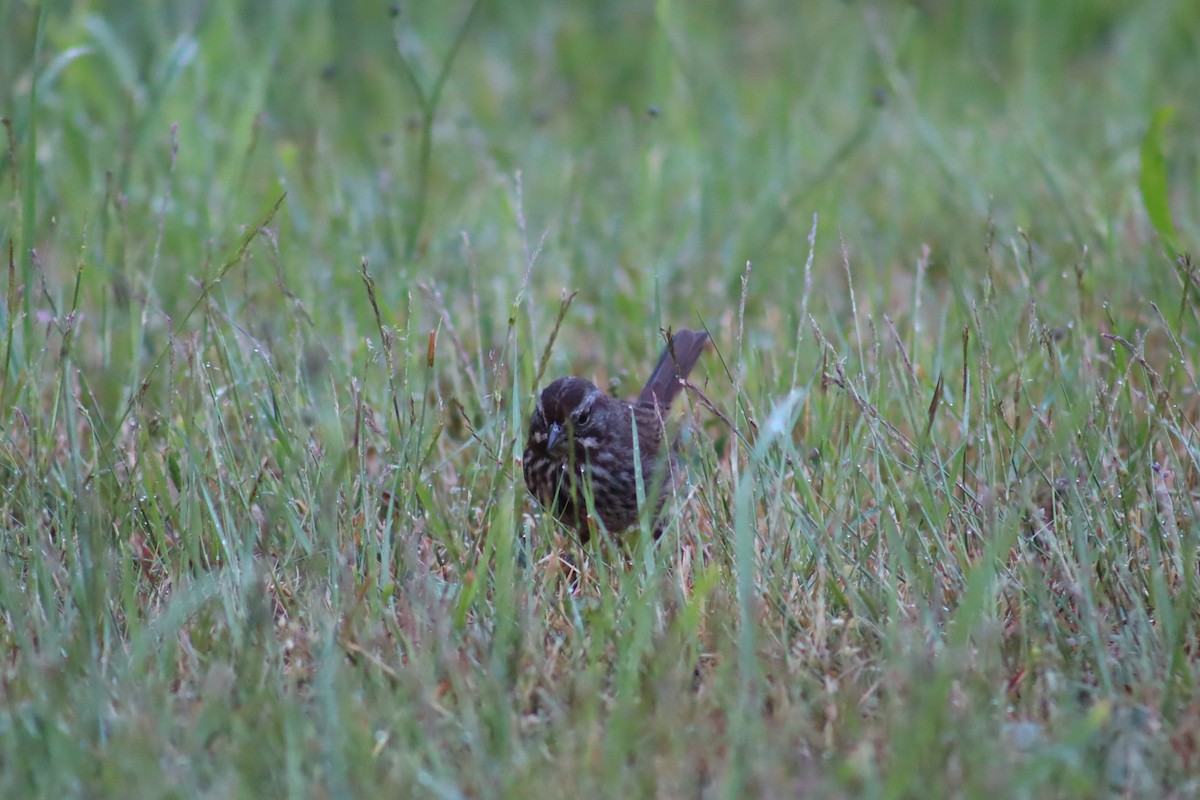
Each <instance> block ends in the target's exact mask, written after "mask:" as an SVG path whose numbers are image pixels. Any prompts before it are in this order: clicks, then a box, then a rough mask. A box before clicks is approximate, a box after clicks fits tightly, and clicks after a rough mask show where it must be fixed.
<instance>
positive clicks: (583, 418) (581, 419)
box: [575, 409, 592, 428]
mask: <svg viewBox="0 0 1200 800" xmlns="http://www.w3.org/2000/svg"><path fill="white" fill-rule="evenodd" d="M591 417H592V412H590V411H588V410H586V409H585V410H583V411H580V412H579V416H577V417H576V418H575V424H576V425H577V426H579V427H580V428H582V427H583V426H584V425H587V424H588V420H589V419H591Z"/></svg>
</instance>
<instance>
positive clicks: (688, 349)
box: [638, 328, 708, 412]
mask: <svg viewBox="0 0 1200 800" xmlns="http://www.w3.org/2000/svg"><path fill="white" fill-rule="evenodd" d="M707 343H708V334H707V333H706V332H705V331H690V330H688V329H687V328H683V329H681V330H678V331H676V332H675V333H674V334H672V335H671V337H670V339H669V340H668V342H667V347H666V349H665V350H663V354H662V357H661V358H659V359H658V365H657V366H656V367H655V368H654V372H652V373H650V379H649V380H647V381H646V386H645V388H643V389H642V393H641V394H639V395H638V402H639V403H643V404H647V405H655V406H658V407H659V408H660V409H662V410H663V411H664V412H665V411H666V410H667V409H668V408H670V406H671V403H672V402H674V400H675V397H676V396H677V395H678V394H679V391H680V390H681V389H682V388H683V383H682V381H683V380H685V379H686V378H687V376H688V373H689V372H691V371H692V367H694V366H696V360H697V359H699V358H700V353H702V352H703V351H704V345H705V344H707Z"/></svg>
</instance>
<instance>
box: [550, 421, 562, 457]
mask: <svg viewBox="0 0 1200 800" xmlns="http://www.w3.org/2000/svg"><path fill="white" fill-rule="evenodd" d="M563 433H564V431H563V426H562V425H559V424H558V423H557V422H552V423H550V430H549V432H548V433H547V434H546V450H547V452H550V453H553V452H554V446H555V445H556V444H558V443H559V441H561V440H562V437H563Z"/></svg>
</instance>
